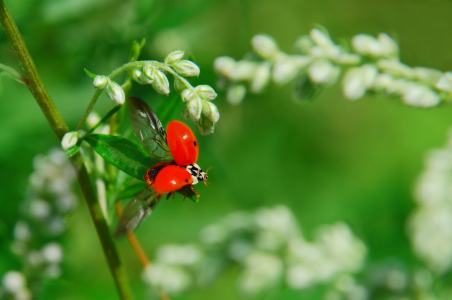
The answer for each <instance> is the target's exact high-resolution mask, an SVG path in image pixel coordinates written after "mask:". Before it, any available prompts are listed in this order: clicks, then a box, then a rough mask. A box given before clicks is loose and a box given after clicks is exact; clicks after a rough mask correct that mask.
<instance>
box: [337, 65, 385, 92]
mask: <svg viewBox="0 0 452 300" xmlns="http://www.w3.org/2000/svg"><path fill="white" fill-rule="evenodd" d="M377 74H378V70H377V68H376V66H375V65H371V64H367V65H364V66H362V67H361V68H352V69H350V70H349V71H348V72H347V74H346V75H345V77H344V80H343V93H344V97H346V98H348V99H351V100H355V99H359V98H361V97H362V96H363V95H364V93H365V92H366V90H367V89H369V88H371V87H372V86H373V84H374V81H375V79H376V77H377Z"/></svg>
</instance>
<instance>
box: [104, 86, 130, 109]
mask: <svg viewBox="0 0 452 300" xmlns="http://www.w3.org/2000/svg"><path fill="white" fill-rule="evenodd" d="M107 96H108V98H110V99H111V100H112V101H113V102H115V103H116V104H118V105H123V104H124V101H126V96H125V95H124V90H123V89H122V87H121V86H120V85H119V84H117V83H116V82H114V81H110V83H109V84H108V86H107Z"/></svg>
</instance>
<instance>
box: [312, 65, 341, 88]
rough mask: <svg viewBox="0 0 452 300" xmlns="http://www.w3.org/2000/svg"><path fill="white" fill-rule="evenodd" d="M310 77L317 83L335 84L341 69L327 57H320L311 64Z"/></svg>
mask: <svg viewBox="0 0 452 300" xmlns="http://www.w3.org/2000/svg"><path fill="white" fill-rule="evenodd" d="M308 73H309V78H310V79H311V80H312V82H313V83H317V84H333V83H334V82H336V80H337V78H338V77H339V73H340V69H339V68H338V67H336V66H335V65H333V64H332V63H331V62H330V61H329V60H327V59H320V60H317V61H316V62H314V63H312V64H311V65H310V66H309V70H308Z"/></svg>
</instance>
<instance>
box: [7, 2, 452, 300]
mask: <svg viewBox="0 0 452 300" xmlns="http://www.w3.org/2000/svg"><path fill="white" fill-rule="evenodd" d="M6 4H7V5H8V7H9V9H10V11H11V14H12V15H13V17H14V18H15V20H16V22H17V24H18V27H19V29H20V31H21V33H22V35H23V37H24V39H25V41H26V42H27V44H28V48H29V50H30V52H31V55H32V56H33V58H34V60H35V63H36V66H37V68H38V70H39V71H40V74H41V76H42V78H43V81H44V83H45V85H46V86H47V88H48V90H49V92H50V95H51V96H52V98H53V100H54V101H55V103H56V106H57V108H58V109H59V110H60V111H61V113H62V115H63V117H64V119H65V120H66V121H67V123H68V125H69V127H70V128H71V129H74V128H75V127H76V125H77V123H78V121H79V120H80V118H81V116H82V114H83V112H84V109H85V108H86V106H87V104H88V102H89V100H90V97H91V95H92V93H93V91H94V89H93V87H92V82H91V81H92V80H91V79H90V78H89V77H88V76H86V74H85V73H84V71H83V68H87V69H88V70H90V71H92V72H94V73H98V74H108V73H109V72H110V71H111V70H113V69H114V68H116V67H118V66H120V65H121V64H123V63H125V62H126V61H127V58H128V54H129V49H130V45H131V43H132V41H133V40H140V39H141V38H143V37H144V38H146V41H147V43H146V46H145V48H144V50H143V52H142V55H141V58H142V59H156V60H162V59H163V58H164V57H165V55H166V54H167V53H169V52H170V51H173V50H176V49H183V50H186V51H189V52H191V53H192V54H193V56H194V58H195V61H196V63H197V64H198V65H199V66H200V68H201V75H200V76H199V78H197V79H195V80H194V81H193V82H194V83H195V84H210V85H212V86H215V84H216V81H217V79H218V78H217V76H216V75H215V73H214V71H213V61H214V59H215V58H216V57H218V56H222V55H228V56H232V57H234V58H236V59H240V58H241V57H243V55H244V54H245V53H246V52H248V51H250V50H251V46H250V43H249V41H250V39H251V38H252V36H253V35H255V34H258V33H267V34H270V35H272V36H273V37H275V39H276V40H277V41H278V42H279V44H280V47H281V49H283V50H284V51H286V52H289V53H290V52H292V45H293V43H294V41H295V40H296V38H297V37H298V36H300V35H302V34H307V33H308V32H309V30H310V29H311V28H313V26H315V25H316V24H322V25H323V26H325V27H326V28H327V29H328V30H329V32H330V34H331V36H332V37H333V39H334V40H336V41H338V40H339V39H341V38H343V39H346V40H350V38H351V37H352V36H354V35H356V34H359V33H368V34H373V35H375V34H377V33H379V32H386V33H388V34H390V35H391V36H393V37H394V38H395V39H396V40H397V41H398V43H399V45H400V51H401V60H402V62H404V63H406V64H408V65H411V66H425V67H432V68H436V69H439V70H442V71H447V70H450V69H451V68H452V56H451V54H450V53H451V52H450V49H451V47H452V40H451V39H450V38H449V37H448V33H449V32H451V30H452V22H451V21H450V15H451V13H452V2H451V1H446V0H434V1H427V0H422V1H421V0H418V1H411V0H399V1H389V0H380V1H358V0H346V1H333V0H316V1H308V0H305V1H295V0H284V1H281V0H260V1H255V0H246V1H235V0H234V1H208V0H190V1H186V0H184V1H174V0H168V1H161V0H160V1H159V0H155V1H153V0H137V1H117V0H116V1H115V0H111V1H107V0H39V1H38V0H28V1H17V0H16V1H6ZM0 62H1V63H4V64H7V65H10V66H14V67H15V68H16V69H18V65H17V63H16V60H15V56H14V53H13V51H12V50H11V47H10V45H9V42H8V40H7V38H6V36H5V34H4V32H3V31H1V32H0ZM2 85H3V90H2V93H1V95H0V103H1V109H0V145H1V146H0V221H1V222H0V226H1V232H2V235H3V236H8V235H11V231H12V228H13V227H14V224H15V220H16V219H17V218H18V215H19V203H20V201H21V200H23V199H24V198H25V196H26V194H25V190H26V188H27V186H28V175H29V174H30V172H31V171H32V170H33V158H34V156H36V155H37V154H41V153H46V152H47V151H48V150H49V149H50V148H52V147H58V146H59V143H58V141H57V140H56V139H55V136H54V135H53V133H52V131H51V129H50V127H49V126H48V124H47V123H46V120H45V118H44V117H43V115H42V113H41V111H40V110H39V107H38V105H37V104H36V103H35V101H34V99H33V98H32V96H31V94H30V93H29V91H28V89H26V88H25V87H24V86H22V85H20V84H19V83H16V82H13V81H10V80H8V79H6V78H3V79H2ZM134 92H135V93H137V94H140V95H141V96H142V97H143V98H145V99H146V100H148V101H149V102H150V103H152V101H155V103H156V104H158V103H160V102H161V101H163V100H164V99H163V98H162V97H161V96H158V95H157V94H156V93H155V92H154V91H153V90H152V89H151V88H150V87H141V88H138V89H136V90H135V91H134ZM291 97H292V90H291V88H290V87H289V86H287V87H274V86H270V87H269V88H267V90H266V91H265V92H264V93H263V94H261V95H248V96H247V98H246V99H245V100H244V101H243V103H242V104H240V105H239V106H231V105H229V104H228V103H227V102H226V101H225V95H224V93H223V92H221V91H219V96H218V98H217V100H215V101H216V102H215V103H216V104H217V106H218V108H219V110H220V114H221V118H220V121H219V122H218V124H217V127H216V131H215V133H214V134H213V135H210V136H206V137H199V143H200V146H201V154H200V159H199V164H200V165H201V166H203V167H204V168H206V167H208V166H212V170H211V171H210V172H209V181H210V182H211V185H210V186H209V187H204V186H200V187H199V188H198V191H199V192H200V194H201V201H200V202H199V203H197V204H195V203H192V202H190V201H185V202H183V201H182V199H181V198H180V197H177V198H176V199H174V200H170V201H165V202H162V203H161V204H160V205H159V207H158V208H157V210H156V212H155V214H153V215H152V216H151V217H150V218H149V220H148V221H147V222H146V223H145V224H144V225H143V226H142V227H141V228H140V229H139V230H138V231H137V233H136V234H137V237H138V239H139V240H140V241H141V243H142V244H143V246H144V248H145V249H146V252H147V253H148V255H149V256H150V257H151V258H152V257H153V255H154V252H155V249H156V248H157V247H158V246H159V245H162V244H167V243H189V242H192V241H196V240H197V239H198V235H199V231H200V229H201V228H203V227H204V226H205V225H206V224H209V223H212V222H215V221H217V220H218V219H220V218H222V217H224V216H225V215H226V214H227V213H229V212H233V211H236V210H249V211H252V210H254V209H255V208H257V207H261V206H274V205H276V204H284V205H286V206H288V207H289V208H291V210H292V211H293V213H294V215H295V216H296V217H297V219H298V221H299V223H300V224H301V226H302V231H303V233H304V235H305V236H307V237H308V238H309V237H310V235H311V234H312V231H313V229H314V228H316V227H317V226H319V225H321V224H331V223H334V222H336V221H344V222H346V223H347V224H348V225H349V226H350V227H351V229H352V230H353V232H354V233H355V234H356V235H357V236H358V237H359V238H360V239H361V240H362V241H364V242H365V244H366V245H367V247H368V264H373V263H377V262H381V261H386V260H388V261H390V260H396V261H399V262H400V263H402V264H405V265H407V266H410V265H417V264H420V262H419V261H418V260H417V258H416V257H415V256H414V255H413V252H412V250H411V247H410V243H409V239H408V236H407V233H406V220H407V217H408V215H409V213H410V211H411V210H412V209H413V208H414V206H415V204H414V202H413V200H412V198H413V197H412V187H413V185H414V183H415V180H416V178H417V176H418V175H419V173H420V172H421V170H422V164H423V158H424V156H425V154H426V152H427V150H428V149H430V148H434V147H440V146H442V145H443V144H444V141H445V140H446V133H447V130H448V128H449V126H450V125H451V124H452V122H451V118H450V115H452V108H451V107H449V106H447V105H443V106H440V107H437V108H433V109H429V110H423V109H414V108H411V107H407V106H405V105H403V104H402V103H401V102H400V101H399V100H398V99H389V98H385V97H379V96H366V97H364V98H363V99H361V100H359V101H357V102H350V101H348V100H345V99H344V98H343V97H342V96H341V91H340V87H339V85H338V84H336V85H334V86H332V87H330V88H327V89H326V90H325V91H324V92H323V93H322V94H321V95H320V96H319V97H318V98H317V99H315V101H313V102H309V103H306V104H304V105H299V104H296V103H295V102H293V101H292V99H291ZM162 99H163V100H162ZM110 107H111V103H110V102H109V101H107V100H106V97H105V96H102V98H101V100H100V101H99V102H98V104H97V106H96V111H98V112H99V113H100V114H102V113H105V112H106V111H108V109H109V108H110ZM191 125H193V124H191ZM68 222H69V230H68V232H67V233H66V235H65V237H64V238H63V240H62V241H61V243H62V244H63V246H64V248H65V260H64V263H63V276H62V277H61V278H60V279H58V280H57V281H53V282H52V283H50V284H49V285H47V286H46V288H45V289H44V291H43V295H42V296H41V299H100V298H102V299H116V298H117V294H116V290H115V288H114V285H113V280H112V278H111V276H110V273H109V271H108V267H107V264H106V262H105V259H104V256H103V254H102V251H101V247H100V244H99V242H98V240H97V237H96V234H95V230H94V227H93V225H92V222H91V220H90V218H89V215H88V212H87V209H86V207H85V204H84V203H83V201H80V202H79V206H78V209H77V210H76V211H75V212H74V213H73V215H72V216H70V218H69V219H68ZM118 247H119V251H120V256H121V259H122V261H123V262H124V265H125V267H126V270H127V273H128V276H129V279H130V283H131V285H132V288H133V291H134V294H135V296H136V298H137V299H140V298H143V295H144V294H145V289H146V286H144V284H143V283H142V281H141V279H140V274H141V265H140V264H139V261H138V260H137V258H136V256H135V255H134V253H133V251H132V250H131V248H130V246H129V244H128V243H127V241H126V240H120V241H118ZM2 249H3V248H2ZM0 251H3V252H4V253H1V252H0V257H2V259H0V273H3V272H4V271H6V270H9V269H14V268H19V267H20V265H21V262H20V261H18V260H15V259H14V258H12V257H11V256H9V255H7V254H6V252H7V251H6V250H4V249H3V250H0ZM237 272H238V270H237V269H232V270H230V271H228V272H227V273H225V274H223V275H222V276H221V277H220V278H219V280H218V281H216V283H215V284H214V285H212V286H209V287H205V288H203V289H196V290H194V291H192V292H189V293H187V294H185V295H183V296H180V297H178V299H212V298H214V299H234V298H236V297H237V294H236V292H235V289H234V287H235V276H236V274H237ZM317 297H318V295H317V294H316V293H303V292H296V291H292V290H288V289H283V290H282V291H281V292H280V293H277V294H273V295H272V298H275V299H318V298H317Z"/></svg>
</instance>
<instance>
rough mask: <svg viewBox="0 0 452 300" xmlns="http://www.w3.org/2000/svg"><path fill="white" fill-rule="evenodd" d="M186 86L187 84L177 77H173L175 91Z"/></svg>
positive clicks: (179, 90)
mask: <svg viewBox="0 0 452 300" xmlns="http://www.w3.org/2000/svg"><path fill="white" fill-rule="evenodd" d="M186 88H187V86H186V85H185V83H184V82H183V81H182V80H180V79H179V78H177V77H174V89H175V90H176V92H178V93H181V92H182V91H183V90H185V89H186Z"/></svg>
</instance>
